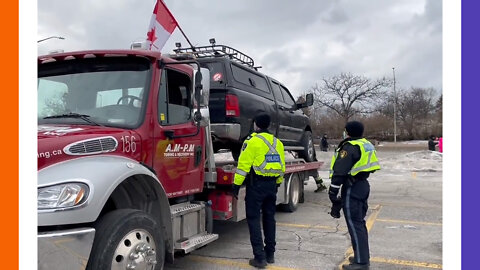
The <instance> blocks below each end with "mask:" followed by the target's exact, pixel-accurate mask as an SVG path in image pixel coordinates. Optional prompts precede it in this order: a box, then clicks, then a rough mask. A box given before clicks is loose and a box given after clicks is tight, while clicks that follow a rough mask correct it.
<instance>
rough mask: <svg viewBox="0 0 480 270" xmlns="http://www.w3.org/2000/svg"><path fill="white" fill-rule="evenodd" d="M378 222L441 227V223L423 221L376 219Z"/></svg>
mask: <svg viewBox="0 0 480 270" xmlns="http://www.w3.org/2000/svg"><path fill="white" fill-rule="evenodd" d="M377 221H380V222H391V223H407V224H419V225H432V226H442V223H435V222H423V221H412V220H397V219H380V218H379V219H377Z"/></svg>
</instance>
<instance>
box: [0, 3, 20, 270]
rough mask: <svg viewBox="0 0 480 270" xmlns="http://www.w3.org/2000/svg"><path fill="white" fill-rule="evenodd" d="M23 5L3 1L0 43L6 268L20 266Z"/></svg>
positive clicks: (0, 249)
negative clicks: (19, 41) (21, 10)
mask: <svg viewBox="0 0 480 270" xmlns="http://www.w3.org/2000/svg"><path fill="white" fill-rule="evenodd" d="M18 12H19V4H18V0H17V1H15V0H14V1H4V2H3V3H2V16H0V25H2V40H1V42H0V44H1V45H0V46H1V52H2V61H1V63H2V65H1V66H2V72H1V73H0V74H1V77H2V80H1V81H2V87H1V92H2V93H1V96H2V101H1V106H0V108H1V109H0V113H1V114H0V115H1V119H2V129H1V131H0V142H1V149H2V153H1V161H2V167H1V168H2V177H1V183H2V184H1V187H0V207H1V217H2V222H1V223H0V228H1V231H2V232H3V239H2V242H3V243H4V244H3V245H0V253H1V254H8V259H7V260H3V261H2V263H1V264H2V268H3V269H18V267H19V261H18V247H19V243H18V237H19V234H18V230H19V227H18V226H19V224H18V219H19V213H18V208H19V205H18V183H19V181H18V180H19V177H18V175H19V170H18V158H19V154H18V150H19V149H18V136H19V130H18V129H19V122H18V119H19V114H18V108H19V104H18V101H19V99H18V95H19V91H18V79H19V74H18V70H19V63H18V56H19V54H18V45H19V44H18V38H19V24H18V19H19V13H18Z"/></svg>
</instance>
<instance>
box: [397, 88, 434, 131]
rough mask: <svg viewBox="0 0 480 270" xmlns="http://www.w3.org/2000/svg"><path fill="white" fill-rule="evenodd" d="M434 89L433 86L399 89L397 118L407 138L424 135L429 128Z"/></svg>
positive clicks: (432, 109) (432, 112) (432, 110)
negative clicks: (407, 89)
mask: <svg viewBox="0 0 480 270" xmlns="http://www.w3.org/2000/svg"><path fill="white" fill-rule="evenodd" d="M434 96H435V91H434V90H433V88H428V89H426V88H414V87H412V89H411V90H410V91H401V92H400V94H399V95H398V99H397V101H398V103H397V108H398V119H399V120H400V122H401V126H402V128H403V130H404V131H405V132H406V133H407V139H414V138H416V137H421V136H425V135H426V134H428V133H429V132H432V131H431V130H426V129H431V126H432V125H431V123H429V122H430V121H431V119H432V116H433V114H434V112H435V101H434ZM420 133H425V134H420Z"/></svg>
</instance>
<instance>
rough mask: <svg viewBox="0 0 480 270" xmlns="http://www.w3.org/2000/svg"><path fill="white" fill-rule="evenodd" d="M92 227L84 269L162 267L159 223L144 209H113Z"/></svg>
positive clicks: (148, 269) (162, 256)
mask: <svg viewBox="0 0 480 270" xmlns="http://www.w3.org/2000/svg"><path fill="white" fill-rule="evenodd" d="M95 229H96V232H95V241H94V243H93V248H92V251H91V253H90V258H89V260H88V264H87V270H105V269H111V270H116V269H136V270H140V269H141V270H161V269H163V264H164V261H165V244H164V242H163V236H162V233H161V226H160V225H159V224H158V223H157V222H156V221H155V219H153V218H152V217H151V216H150V215H148V214H147V213H145V212H143V211H139V210H134V209H119V210H114V211H112V212H110V213H107V214H106V215H105V216H103V217H102V218H100V219H99V220H98V222H96V224H95ZM128 265H130V266H128ZM132 266H135V268H133V267H132ZM128 267H130V268H128Z"/></svg>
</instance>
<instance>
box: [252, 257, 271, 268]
mask: <svg viewBox="0 0 480 270" xmlns="http://www.w3.org/2000/svg"><path fill="white" fill-rule="evenodd" d="M248 264H250V265H251V266H253V267H256V268H262V269H263V268H265V267H266V266H267V261H266V260H262V261H260V260H257V259H250V261H248Z"/></svg>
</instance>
